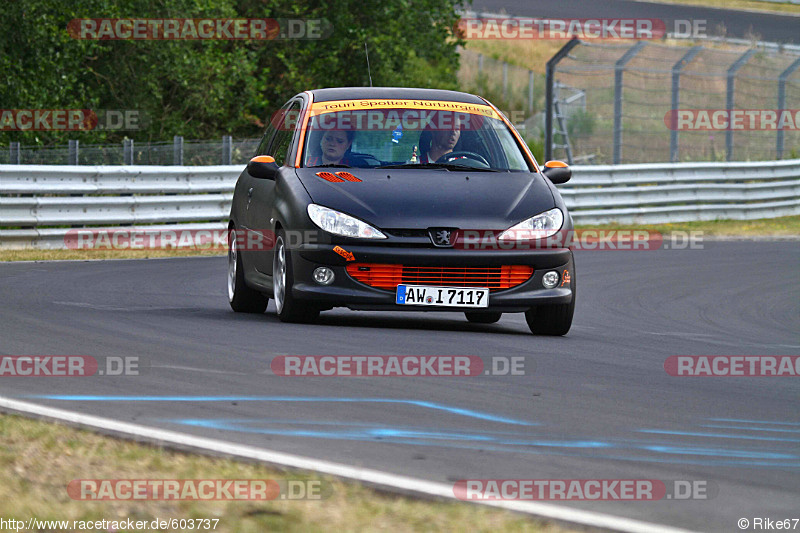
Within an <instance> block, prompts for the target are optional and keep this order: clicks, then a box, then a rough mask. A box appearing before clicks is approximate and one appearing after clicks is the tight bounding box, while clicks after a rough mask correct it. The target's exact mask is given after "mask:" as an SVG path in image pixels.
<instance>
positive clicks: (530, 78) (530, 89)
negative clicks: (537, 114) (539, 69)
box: [528, 70, 533, 115]
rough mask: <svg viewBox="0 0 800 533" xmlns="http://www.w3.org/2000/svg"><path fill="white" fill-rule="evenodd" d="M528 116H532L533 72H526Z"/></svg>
mask: <svg viewBox="0 0 800 533" xmlns="http://www.w3.org/2000/svg"><path fill="white" fill-rule="evenodd" d="M528 114H530V115H533V71H532V70H529V71H528Z"/></svg>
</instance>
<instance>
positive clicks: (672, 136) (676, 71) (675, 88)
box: [669, 46, 703, 163]
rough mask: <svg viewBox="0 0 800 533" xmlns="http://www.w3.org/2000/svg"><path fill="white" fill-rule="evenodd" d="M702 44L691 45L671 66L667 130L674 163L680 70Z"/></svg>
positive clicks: (676, 150) (675, 159)
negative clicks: (670, 112) (670, 110)
mask: <svg viewBox="0 0 800 533" xmlns="http://www.w3.org/2000/svg"><path fill="white" fill-rule="evenodd" d="M702 49H703V47H702V46H693V47H691V48H690V49H689V51H688V52H686V53H685V54H684V55H683V57H682V58H680V59H679V60H678V62H677V63H675V65H673V67H672V107H671V109H672V114H671V120H672V124H671V126H672V128H670V132H669V160H670V161H671V162H672V163H674V162H676V161H677V160H678V113H677V111H678V106H679V105H680V101H681V94H680V93H681V71H682V70H683V67H685V66H686V65H688V64H689V62H690V61H691V60H692V59H694V56H696V55H697V54H699V53H700V51H701V50H702Z"/></svg>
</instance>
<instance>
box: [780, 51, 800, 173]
mask: <svg viewBox="0 0 800 533" xmlns="http://www.w3.org/2000/svg"><path fill="white" fill-rule="evenodd" d="M798 67H800V58H798V59H796V60H795V61H794V63H792V64H791V65H789V67H788V68H787V69H786V70H784V71H783V72H781V75H780V76H778V109H779V110H780V109H785V108H786V80H788V79H789V76H791V75H792V73H793V72H794V71H795V70H797V69H798ZM783 142H784V133H783V130H782V129H781V128H778V134H777V137H776V139H775V153H776V158H777V159H783Z"/></svg>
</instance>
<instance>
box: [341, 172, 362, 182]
mask: <svg viewBox="0 0 800 533" xmlns="http://www.w3.org/2000/svg"><path fill="white" fill-rule="evenodd" d="M336 175H337V176H339V177H340V178H342V179H343V180H347V181H361V180H360V179H358V178H357V177H355V176H353V175H352V174H350V173H349V172H337V173H336Z"/></svg>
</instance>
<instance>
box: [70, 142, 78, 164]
mask: <svg viewBox="0 0 800 533" xmlns="http://www.w3.org/2000/svg"><path fill="white" fill-rule="evenodd" d="M68 153H69V155H68V159H69V160H68V161H67V164H68V165H77V164H78V141H77V140H76V139H70V140H69V152H68Z"/></svg>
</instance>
